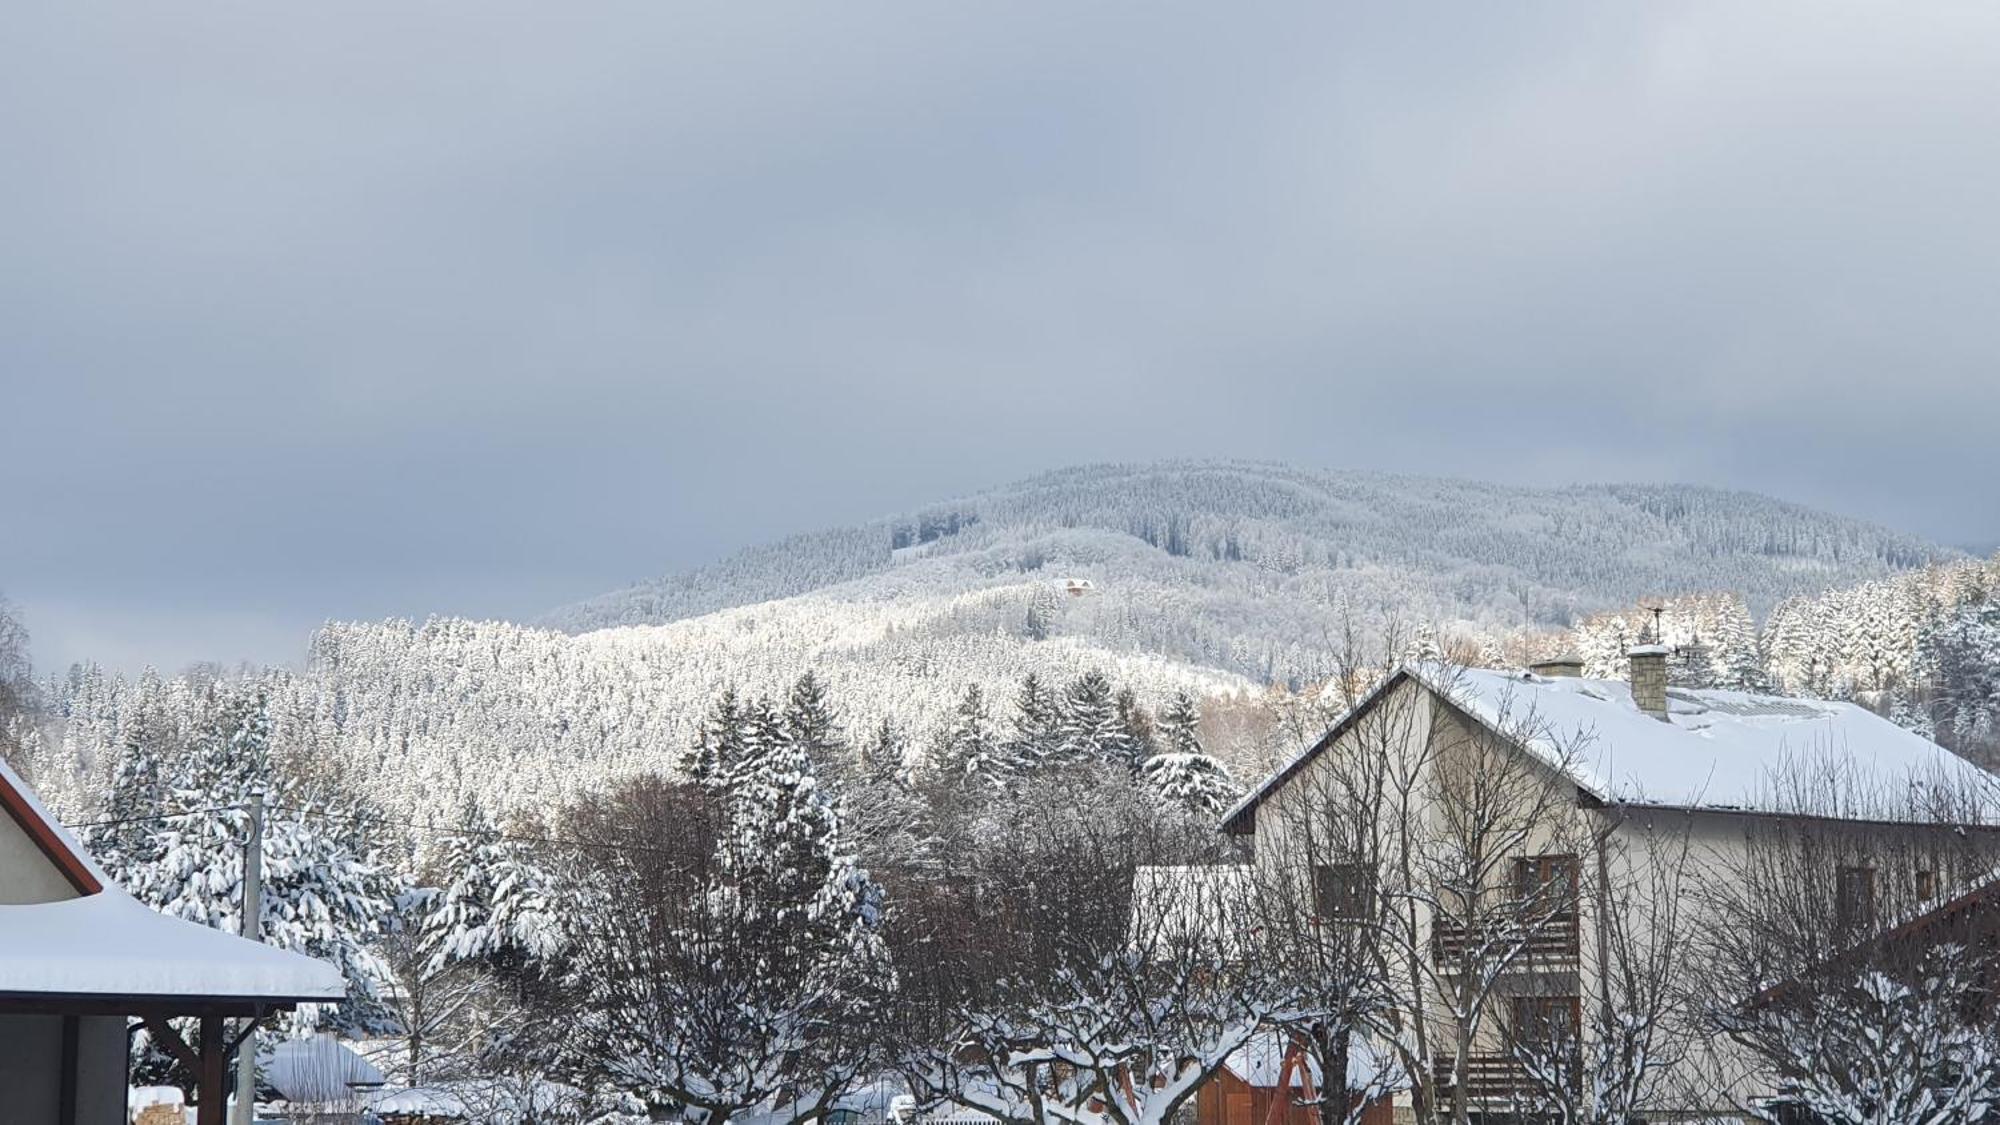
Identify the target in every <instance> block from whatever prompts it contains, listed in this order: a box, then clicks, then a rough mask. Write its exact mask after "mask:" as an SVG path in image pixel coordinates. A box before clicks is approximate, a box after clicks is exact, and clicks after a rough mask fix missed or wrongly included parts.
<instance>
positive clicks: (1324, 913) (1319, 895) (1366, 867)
mask: <svg viewBox="0 0 2000 1125" xmlns="http://www.w3.org/2000/svg"><path fill="white" fill-rule="evenodd" d="M1312 878H1313V913H1314V914H1315V915H1317V916H1318V917H1320V918H1323V919H1326V920H1328V921H1366V920H1367V919H1370V918H1373V917H1374V916H1375V883H1376V874H1375V865H1374V864H1372V863H1315V864H1313V869H1312Z"/></svg>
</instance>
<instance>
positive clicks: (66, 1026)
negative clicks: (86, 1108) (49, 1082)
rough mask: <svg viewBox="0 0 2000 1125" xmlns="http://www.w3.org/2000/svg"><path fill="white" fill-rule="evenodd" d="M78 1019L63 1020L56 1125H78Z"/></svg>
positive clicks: (73, 1017)
mask: <svg viewBox="0 0 2000 1125" xmlns="http://www.w3.org/2000/svg"><path fill="white" fill-rule="evenodd" d="M77 1030H78V1019H77V1017H75V1016H64V1017H63V1018H62V1072H61V1073H60V1074H59V1075H58V1076H57V1078H56V1083H57V1085H56V1125H76V1055H77Z"/></svg>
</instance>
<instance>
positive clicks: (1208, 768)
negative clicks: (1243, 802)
mask: <svg viewBox="0 0 2000 1125" xmlns="http://www.w3.org/2000/svg"><path fill="white" fill-rule="evenodd" d="M1200 723H1201V713H1200V712H1199V711H1198V710H1196V708H1195V703H1194V699H1193V698H1192V697H1190V696H1189V695H1188V693H1186V692H1184V691H1183V692H1177V693H1175V695H1174V698H1173V701H1172V702H1171V703H1169V704H1168V705H1167V708H1166V710H1165V711H1162V712H1161V713H1160V736H1161V747H1160V749H1159V751H1158V752H1157V753H1155V754H1153V755H1152V756H1151V757H1149V758H1147V759H1146V764H1145V766H1144V768H1143V769H1142V770H1141V774H1142V776H1143V778H1144V780H1145V783H1146V785H1147V787H1148V788H1149V789H1151V790H1152V791H1153V792H1154V793H1155V794H1157V795H1158V796H1159V797H1160V798H1161V799H1162V800H1165V801H1168V802H1171V803H1173V804H1177V805H1179V806H1181V807H1182V808H1185V809H1187V810H1188V811H1189V812H1192V813H1194V814H1196V815H1198V816H1204V817H1215V816H1220V815H1221V814H1222V813H1223V812H1224V811H1226V810H1227V809H1228V808H1229V807H1230V806H1231V805H1234V804H1235V803H1236V801H1237V799H1238V798H1240V797H1241V796H1242V795H1243V794H1242V790H1240V789H1238V788H1237V787H1236V783H1235V782H1234V781H1233V780H1231V778H1230V776H1229V770H1228V768H1227V767H1225V766H1224V765H1223V764H1222V763H1221V762H1220V761H1218V760H1217V759H1215V758H1214V757H1211V756H1210V755H1209V754H1208V752H1207V751H1205V750H1203V749H1202V745H1201V739H1200V735H1199V733H1198V730H1197V728H1198V727H1199V725H1200Z"/></svg>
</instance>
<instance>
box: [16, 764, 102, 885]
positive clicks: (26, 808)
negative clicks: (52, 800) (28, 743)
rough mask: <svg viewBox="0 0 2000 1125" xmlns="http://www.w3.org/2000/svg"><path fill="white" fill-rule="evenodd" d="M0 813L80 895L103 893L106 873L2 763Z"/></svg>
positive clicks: (17, 776)
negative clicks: (32, 843) (16, 827)
mask: <svg viewBox="0 0 2000 1125" xmlns="http://www.w3.org/2000/svg"><path fill="white" fill-rule="evenodd" d="M0 810H4V811H5V812H6V814H7V815H8V816H9V817H10V818H12V819H13V821H14V823H15V824H18V825H20V826H21V831H22V832H23V833H25V834H26V835H27V837H28V839H30V840H32V841H34V844H35V847H37V848H39V849H41V853H42V854H43V855H45V856H47V857H48V859H49V862H50V863H52V864H54V865H55V867H56V870H57V871H60V872H62V876H63V878H64V879H66V880H68V882H69V885H70V886H72V887H74V888H76V893H77V894H80V895H94V894H96V893H98V892H99V891H101V890H103V889H104V884H105V883H106V882H107V880H106V878H105V876H104V872H103V871H102V870H100V869H99V868H98V866H97V863H96V861H94V860H92V859H91V858H90V853H89V852H88V851H86V850H84V848H83V846H82V845H81V844H78V843H77V842H76V837H74V836H71V835H70V834H69V830H68V829H66V828H64V827H63V826H62V825H61V824H60V823H58V822H57V820H56V818H55V817H53V816H50V815H49V811H48V810H47V809H45V808H43V807H42V803H41V801H39V800H37V799H36V797H35V794H34V792H33V791H32V790H30V789H29V788H28V787H27V785H26V784H25V783H23V782H22V781H21V777H20V775H19V774H17V773H15V772H14V770H13V768H12V767H10V766H9V765H7V763H6V762H5V761H0Z"/></svg>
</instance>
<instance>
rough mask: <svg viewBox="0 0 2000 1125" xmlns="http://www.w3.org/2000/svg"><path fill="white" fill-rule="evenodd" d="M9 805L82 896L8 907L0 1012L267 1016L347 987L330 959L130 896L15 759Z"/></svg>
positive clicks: (5, 799) (3, 791)
mask: <svg viewBox="0 0 2000 1125" xmlns="http://www.w3.org/2000/svg"><path fill="white" fill-rule="evenodd" d="M0 811H4V812H5V814H6V815H7V816H9V817H11V818H12V819H13V820H14V822H15V823H16V824H18V825H19V826H20V827H21V829H22V831H23V832H24V833H26V834H27V836H28V837H29V839H31V840H32V841H33V842H34V843H35V845H36V847H37V848H38V849H39V850H40V851H41V852H42V854H43V855H44V856H46V857H47V859H48V861H49V862H50V863H51V864H53V865H54V866H55V867H56V868H57V870H59V871H60V872H61V873H62V874H63V876H64V878H65V879H66V880H67V881H68V882H69V884H70V886H71V887H73V888H74V889H75V891H76V894H77V897H75V898H65V899H61V900H58V901H54V902H33V903H19V904H8V905H0V1010H5V1011H16V1012H19V1011H37V1012H55V1013H64V1014H124V1015H144V1016H159V1015H204V1014H214V1015H261V1014H264V1013H267V1012H269V1011H271V1010H272V1009H274V1008H282V1007H291V1006H293V1005H296V1004H300V1003H321V1002H337V1001H339V1000H341V999H342V998H344V997H345V996H346V995H347V982H346V980H345V978H343V977H342V976H341V974H340V971H339V970H338V969H336V968H334V967H333V966H332V965H329V964H327V963H326V962H324V961H318V960H314V959H313V958H311V957H304V956H301V955H299V954H296V953H289V952H286V951H284V950H281V949H273V948H271V947H270V946H267V945H260V944H258V943H256V942H251V941H245V940H244V939H242V938H240V937H237V936H235V935H233V934H226V933H223V932H221V931H220V930H212V929H209V928H208V927H206V926H200V925H196V924H195V923H193V922H187V921H183V920H181V919H179V918H170V917H168V916H166V915H164V914H161V913H159V912H158V911H156V910H154V909H152V908H151V907H149V906H146V905H145V904H144V903H141V902H139V901H138V900H137V899H134V898H133V897H132V896H130V895H128V894H126V893H125V892H124V891H123V890H122V889H120V888H119V887H118V886H117V885H116V884H115V883H114V882H113V881H112V879H111V877H110V876H109V875H107V874H106V873H105V872H104V870H103V868H101V867H99V866H98V864H97V862H96V861H95V860H94V859H92V858H91V856H90V853H89V851H88V850H86V849H85V848H84V847H83V845H82V844H80V843H79V842H78V841H77V840H76V838H75V837H74V836H72V835H70V833H69V831H68V830H67V829H65V828H64V827H63V826H62V824H61V823H60V822H58V821H57V820H56V818H55V817H54V816H52V815H51V814H50V813H49V811H48V810H47V809H46V808H44V807H43V806H42V803H41V802H40V801H39V800H37V799H36V797H35V795H34V793H33V791H32V790H30V789H29V788H28V786H27V785H26V784H25V783H23V782H22V780H21V778H20V776H19V775H18V774H16V773H15V772H14V771H13V770H12V769H11V768H9V767H8V766H7V764H6V763H5V762H0Z"/></svg>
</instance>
